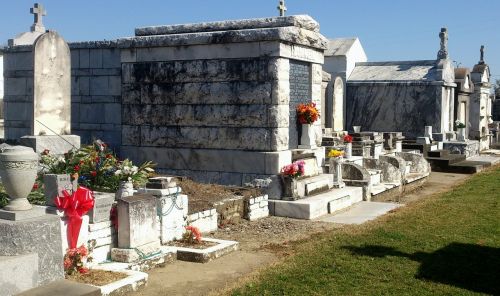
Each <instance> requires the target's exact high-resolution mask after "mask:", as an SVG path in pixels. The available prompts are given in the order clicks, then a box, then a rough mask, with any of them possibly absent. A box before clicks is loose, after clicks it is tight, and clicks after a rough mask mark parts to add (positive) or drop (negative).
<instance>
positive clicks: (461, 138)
mask: <svg viewBox="0 0 500 296" xmlns="http://www.w3.org/2000/svg"><path fill="white" fill-rule="evenodd" d="M457 132H458V135H457V140H458V141H460V142H465V128H464V127H459V128H457Z"/></svg>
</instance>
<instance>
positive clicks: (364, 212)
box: [318, 201, 403, 224]
mask: <svg viewBox="0 0 500 296" xmlns="http://www.w3.org/2000/svg"><path fill="white" fill-rule="evenodd" d="M401 206H403V205H402V204H397V203H389V202H369V201H362V202H359V203H357V204H355V205H353V206H352V207H350V208H348V209H347V210H345V211H342V212H340V213H334V214H333V215H327V216H324V217H321V218H319V219H318V221H323V222H331V223H339V224H362V223H365V222H367V221H370V220H374V219H376V218H377V217H379V216H382V215H385V214H386V213H387V212H390V211H392V210H394V209H397V208H399V207H401Z"/></svg>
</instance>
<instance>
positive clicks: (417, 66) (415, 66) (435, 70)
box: [348, 60, 455, 83]
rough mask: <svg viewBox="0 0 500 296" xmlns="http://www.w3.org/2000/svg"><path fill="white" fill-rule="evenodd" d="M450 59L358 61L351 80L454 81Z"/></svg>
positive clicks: (350, 77)
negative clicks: (437, 60)
mask: <svg viewBox="0 0 500 296" xmlns="http://www.w3.org/2000/svg"><path fill="white" fill-rule="evenodd" d="M450 63H451V62H450V61H449V60H443V61H440V62H439V63H437V62H436V61H435V60H424V61H402V62H364V63H356V67H355V68H354V71H353V72H352V74H351V75H350V76H349V78H348V79H349V81H350V82H361V81H363V82H370V81H382V82H383V81H385V82H391V81H395V82H397V81H418V82H431V81H436V82H438V81H439V82H442V83H445V82H447V83H454V80H455V74H454V70H453V68H452V66H451V65H450Z"/></svg>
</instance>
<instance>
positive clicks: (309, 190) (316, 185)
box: [299, 174, 333, 196]
mask: <svg viewBox="0 0 500 296" xmlns="http://www.w3.org/2000/svg"><path fill="white" fill-rule="evenodd" d="M301 181H302V180H300V181H299V182H301ZM303 183H304V187H305V196H311V195H314V194H318V193H321V192H326V191H328V190H330V189H331V188H332V187H333V177H332V175H330V174H321V175H319V176H315V177H311V178H308V179H305V180H304V181H303Z"/></svg>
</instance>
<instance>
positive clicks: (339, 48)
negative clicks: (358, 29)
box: [325, 37, 358, 56]
mask: <svg viewBox="0 0 500 296" xmlns="http://www.w3.org/2000/svg"><path fill="white" fill-rule="evenodd" d="M356 40H358V38H357V37H348V38H336V39H330V40H328V49H327V50H326V51H325V56H342V55H347V53H348V52H349V50H350V49H351V47H352V46H353V45H354V43H355V42H356Z"/></svg>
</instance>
